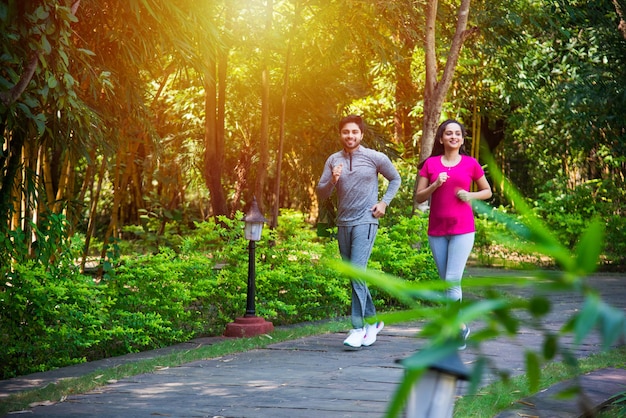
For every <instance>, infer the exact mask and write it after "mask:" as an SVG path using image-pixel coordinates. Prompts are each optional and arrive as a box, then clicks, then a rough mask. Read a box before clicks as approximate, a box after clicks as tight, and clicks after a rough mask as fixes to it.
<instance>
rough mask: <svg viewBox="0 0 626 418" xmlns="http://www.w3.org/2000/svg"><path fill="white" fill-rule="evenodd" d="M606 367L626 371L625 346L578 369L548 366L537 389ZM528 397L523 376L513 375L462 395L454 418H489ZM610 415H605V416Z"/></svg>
mask: <svg viewBox="0 0 626 418" xmlns="http://www.w3.org/2000/svg"><path fill="white" fill-rule="evenodd" d="M607 367H615V368H621V369H626V347H619V348H616V349H613V350H610V351H607V352H604V353H598V354H593V355H591V356H589V357H586V358H583V359H580V360H579V367H578V368H573V367H570V366H568V365H566V364H564V363H549V364H548V365H546V366H545V367H544V368H543V370H542V373H541V380H540V388H539V390H544V389H546V388H548V387H550V386H552V385H554V384H556V383H559V382H562V381H564V380H568V379H572V378H574V377H576V376H577V375H580V374H584V373H588V372H591V371H594V370H598V369H603V368H607ZM531 395H533V393H531V392H529V389H528V380H527V378H526V376H524V375H520V376H515V377H513V378H511V379H509V380H507V381H505V382H501V381H497V382H495V383H492V384H490V385H488V386H484V387H482V388H480V389H479V390H478V392H477V393H476V394H474V395H466V396H463V397H462V398H460V399H459V400H458V401H457V402H456V404H455V409H454V415H455V416H459V417H492V416H495V415H496V414H497V413H499V412H501V411H503V410H505V409H506V408H508V407H510V406H511V405H513V404H514V403H515V402H517V401H519V400H521V399H523V398H526V397H529V396H531ZM616 395H617V394H616ZM612 416H613V415H608V417H612Z"/></svg>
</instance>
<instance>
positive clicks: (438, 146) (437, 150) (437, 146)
mask: <svg viewBox="0 0 626 418" xmlns="http://www.w3.org/2000/svg"><path fill="white" fill-rule="evenodd" d="M451 123H456V124H457V125H459V126H460V127H461V135H463V138H465V137H466V136H467V131H466V130H465V126H463V124H462V123H461V122H459V121H458V120H456V119H448V120H445V121H443V122H441V124H440V125H439V127H438V128H437V132H436V133H435V140H434V141H433V149H432V151H431V152H430V157H436V156H438V155H443V154H445V150H444V148H443V144H442V143H441V138H443V133H444V132H445V130H446V127H447V126H448V125H450V124H451ZM459 154H461V155H469V154H468V153H467V151H466V150H465V141H464V142H463V145H461V148H459ZM424 162H426V160H424V161H422V162H421V163H420V164H419V166H418V168H422V166H423V165H424Z"/></svg>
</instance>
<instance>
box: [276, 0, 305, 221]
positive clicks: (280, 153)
mask: <svg viewBox="0 0 626 418" xmlns="http://www.w3.org/2000/svg"><path fill="white" fill-rule="evenodd" d="M294 7H295V10H294V14H293V24H292V25H291V29H290V31H289V38H288V39H287V52H285V74H284V78H283V93H282V97H281V101H280V133H279V135H278V156H277V157H276V184H275V185H274V207H273V208H272V219H271V222H270V227H271V228H276V227H277V226H278V212H279V209H280V179H281V174H282V166H283V153H284V151H283V150H284V144H285V119H286V114H287V94H288V91H289V70H290V67H291V44H292V42H293V38H294V36H295V34H296V28H297V27H298V20H299V16H300V2H299V1H296V4H295V6H294Z"/></svg>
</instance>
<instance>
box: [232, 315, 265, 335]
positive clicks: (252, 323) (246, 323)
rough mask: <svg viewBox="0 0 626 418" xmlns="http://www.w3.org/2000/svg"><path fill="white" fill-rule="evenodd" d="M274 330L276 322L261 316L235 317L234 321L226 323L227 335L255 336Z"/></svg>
mask: <svg viewBox="0 0 626 418" xmlns="http://www.w3.org/2000/svg"><path fill="white" fill-rule="evenodd" d="M272 331H274V324H272V323H271V322H269V321H266V320H265V319H263V318H261V317H260V316H244V317H240V318H235V321H234V322H231V323H229V324H226V331H224V336H225V337H237V338H243V337H254V336H255V335H259V334H267V333H268V332H272Z"/></svg>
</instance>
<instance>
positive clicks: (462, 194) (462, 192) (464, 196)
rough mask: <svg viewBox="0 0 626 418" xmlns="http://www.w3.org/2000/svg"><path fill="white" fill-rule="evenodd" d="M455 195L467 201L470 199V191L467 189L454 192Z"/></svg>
mask: <svg viewBox="0 0 626 418" xmlns="http://www.w3.org/2000/svg"><path fill="white" fill-rule="evenodd" d="M456 197H458V198H459V199H460V200H462V201H464V202H469V201H470V200H472V198H471V196H470V192H468V191H467V190H463V189H461V190H459V191H458V192H456Z"/></svg>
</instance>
